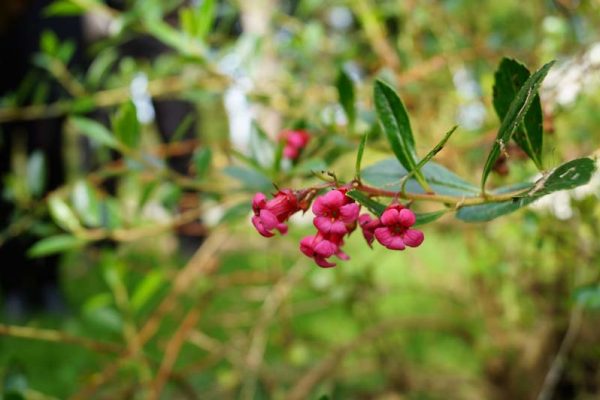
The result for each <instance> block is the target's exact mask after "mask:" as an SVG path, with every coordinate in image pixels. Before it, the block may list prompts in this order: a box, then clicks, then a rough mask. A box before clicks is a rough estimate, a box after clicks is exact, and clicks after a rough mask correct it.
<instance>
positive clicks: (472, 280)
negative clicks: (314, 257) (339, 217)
mask: <svg viewBox="0 0 600 400" xmlns="http://www.w3.org/2000/svg"><path fill="white" fill-rule="evenodd" d="M599 26H600V1H598V0H540V1H531V2H523V1H516V0H505V1H502V2H498V1H492V0H480V1H476V2H475V1H468V0H440V1H412V0H381V1H376V0H332V1H327V2H322V1H316V0H280V1H277V0H247V1H243V0H238V1H235V0H195V1H194V0H191V1H185V0H167V1H163V0H145V1H142V0H114V1H101V0H57V1H53V2H51V1H41V0H39V1H38V0H30V1H26V0H1V1H0V94H1V95H0V175H1V177H0V178H1V181H0V182H1V184H0V189H1V192H0V195H1V198H0V301H1V310H2V311H1V315H0V321H1V323H0V377H1V381H0V384H1V385H0V391H1V392H2V393H3V398H6V399H64V398H72V399H92V398H93V399H137V398H140V399H145V398H150V399H158V398H162V399H382V400H383V399H386V400H395V399H423V400H425V399H536V398H537V399H546V400H548V399H597V398H599V397H600V330H599V329H598V326H599V324H600V314H599V313H598V309H600V241H598V236H599V230H600V225H599V221H600V207H599V205H598V196H599V195H600V178H598V177H596V178H594V179H593V180H592V182H590V184H588V185H586V186H585V187H582V188H579V189H577V190H575V191H570V192H558V193H557V194H555V195H552V196H548V197H547V198H544V200H543V202H538V203H536V204H534V206H532V207H529V208H527V209H524V210H520V211H518V212H517V213H515V214H511V215H509V216H506V217H503V218H500V219H497V220H494V221H492V222H490V223H485V224H467V223H464V222H461V221H457V220H455V219H453V217H452V216H451V215H448V216H444V217H443V218H442V219H440V220H438V221H436V222H435V223H432V224H429V225H426V226H425V227H423V231H424V232H425V237H426V240H425V242H424V243H423V245H422V246H420V247H419V248H416V249H410V250H408V251H405V252H391V251H388V250H386V249H384V248H382V247H379V248H374V249H370V248H369V247H367V246H366V245H365V243H364V241H363V239H362V238H361V237H360V234H359V233H358V234H357V233H355V234H354V235H353V236H352V237H351V238H350V239H349V240H348V242H347V245H346V251H347V253H348V254H349V255H350V257H351V259H350V260H349V261H347V262H341V263H339V265H338V267H337V268H334V269H320V268H318V267H317V266H315V265H314V264H313V263H312V261H311V260H310V259H308V258H306V257H304V256H303V255H302V254H301V253H300V252H299V251H298V241H299V240H300V238H302V237H303V236H305V235H308V234H312V230H313V229H312V228H311V222H310V219H307V218H296V219H294V220H293V221H292V223H291V224H290V232H289V234H288V235H287V236H276V237H274V238H271V239H265V238H263V237H261V236H259V235H258V234H257V233H256V231H255V230H254V228H253V227H252V225H251V224H250V223H249V216H250V213H251V208H250V204H251V198H252V195H253V194H254V193H255V192H257V191H263V192H265V193H269V192H272V191H273V186H272V182H274V183H275V184H277V185H278V186H279V187H293V188H301V187H306V186H309V185H311V184H314V183H315V182H318V179H317V178H316V177H315V176H314V173H313V172H312V171H320V170H331V171H335V172H336V174H337V175H338V176H339V177H340V178H342V179H346V180H348V179H351V178H352V176H353V173H354V170H353V168H354V159H355V154H356V148H357V146H358V143H359V142H360V140H361V138H362V137H363V136H364V135H365V134H366V133H367V132H368V133H370V138H369V145H368V147H367V150H366V151H365V156H364V160H363V165H364V166H368V165H369V164H372V163H374V162H376V161H379V160H381V159H384V158H388V157H389V156H390V152H389V149H388V147H387V144H386V143H385V141H384V140H380V139H382V135H381V133H380V132H379V127H378V126H377V123H376V120H375V115H374V111H373V104H372V86H373V85H372V84H373V82H374V80H375V79H376V78H382V79H385V80H386V81H387V82H390V84H392V85H393V86H394V87H396V88H397V89H398V91H399V93H400V94H401V96H402V99H403V100H404V102H405V103H406V106H407V108H408V109H409V112H410V115H411V121H412V125H413V130H414V131H415V137H416V139H417V148H418V152H419V153H421V154H424V153H426V152H427V151H428V150H429V149H430V148H431V147H432V146H433V145H434V144H436V143H437V142H438V141H439V139H440V138H441V136H442V135H443V133H444V132H446V131H447V130H448V129H449V128H450V127H451V126H453V125H459V130H458V131H457V133H456V134H455V135H454V136H453V137H452V139H451V141H450V143H449V145H447V146H446V148H445V149H444V150H443V151H442V152H441V153H440V154H439V155H438V156H437V161H439V162H440V163H441V164H443V165H445V166H447V167H449V168H451V169H452V170H454V171H456V172H457V173H458V174H459V175H461V176H462V177H464V178H465V179H467V180H469V181H471V182H478V179H479V175H480V173H481V169H482V165H483V163H484V161H485V158H486V155H487V152H488V151H489V148H490V146H491V145H492V143H493V142H494V140H495V136H496V132H497V128H498V125H499V121H498V119H497V117H496V115H495V114H494V112H493V106H492V100H491V99H492V86H493V82H494V71H495V69H496V66H497V65H498V63H499V62H500V60H501V59H502V57H504V56H507V57H512V58H516V59H519V60H520V61H522V62H523V63H524V64H525V65H528V66H529V67H530V69H531V70H534V69H537V68H538V67H539V66H541V65H542V64H544V63H545V62H547V61H549V60H552V59H556V60H558V62H557V65H556V66H555V67H554V68H553V70H552V71H551V73H550V75H549V76H548V78H547V79H546V81H545V83H544V86H543V87H542V90H541V99H542V108H543V112H544V120H545V123H544V127H545V132H544V141H545V150H544V152H545V158H546V160H547V161H546V164H547V166H548V167H552V166H555V165H558V164H560V163H561V162H562V161H564V160H569V159H572V158H576V157H583V156H589V155H591V154H594V153H595V152H596V149H598V148H599V146H600V134H599V133H598V127H600V113H599V112H598V110H599V109H600V30H599V28H598V27H599ZM344 79H345V80H346V83H345V84H342V83H341V82H343V81H344ZM348 85H350V86H351V87H353V90H354V92H353V93H354V95H353V96H354V98H353V100H354V107H355V115H349V114H348V112H347V108H346V105H344V104H342V103H340V95H339V93H340V92H341V91H343V90H344V88H347V87H348ZM345 110H346V112H345ZM292 128H294V129H304V130H306V131H307V132H309V133H310V135H311V141H310V143H309V145H308V146H307V148H306V149H305V150H304V152H303V153H302V155H301V157H300V158H298V159H295V160H283V162H282V164H281V166H280V164H279V163H277V162H276V163H275V164H274V165H276V168H270V167H268V166H270V165H272V164H273V159H274V158H275V159H276V158H277V157H278V155H277V154H278V149H279V150H280V149H281V146H279V145H278V143H279V140H280V139H279V138H280V136H279V135H280V132H281V131H282V130H284V129H292ZM507 152H508V155H509V157H505V158H503V159H502V160H501V161H500V162H499V163H497V164H496V167H495V173H494V175H493V177H492V178H491V181H492V183H493V184H496V185H501V184H508V183H511V182H517V181H522V180H532V179H534V177H535V175H536V169H535V166H534V165H532V163H531V162H528V161H527V160H526V158H525V157H523V156H522V154H520V153H519V151H518V150H517V149H516V148H510V147H509V148H508V149H507ZM279 157H281V154H280V152H279ZM277 161H278V160H277Z"/></svg>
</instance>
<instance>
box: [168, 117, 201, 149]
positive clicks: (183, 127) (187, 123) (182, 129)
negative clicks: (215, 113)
mask: <svg viewBox="0 0 600 400" xmlns="http://www.w3.org/2000/svg"><path fill="white" fill-rule="evenodd" d="M195 122H196V116H195V115H194V114H188V115H186V116H185V118H184V119H183V120H182V121H181V122H180V123H179V125H177V129H175V133H173V136H172V137H171V139H170V140H169V141H170V142H171V143H175V142H179V141H180V140H182V139H183V137H184V136H185V135H186V134H187V133H188V131H189V129H190V128H191V127H192V125H193V124H194V123H195Z"/></svg>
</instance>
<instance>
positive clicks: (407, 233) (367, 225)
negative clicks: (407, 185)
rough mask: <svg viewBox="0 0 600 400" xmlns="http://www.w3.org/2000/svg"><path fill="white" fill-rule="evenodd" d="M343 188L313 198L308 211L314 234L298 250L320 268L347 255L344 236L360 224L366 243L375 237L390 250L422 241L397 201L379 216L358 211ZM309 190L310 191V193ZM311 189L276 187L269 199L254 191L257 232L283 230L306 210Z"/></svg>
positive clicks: (266, 233)
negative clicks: (294, 216)
mask: <svg viewBox="0 0 600 400" xmlns="http://www.w3.org/2000/svg"><path fill="white" fill-rule="evenodd" d="M346 191H347V189H346V188H337V189H334V190H330V191H329V192H327V193H326V194H324V195H322V196H319V197H317V198H316V199H315V201H314V202H313V205H312V211H313V214H314V215H315V218H314V220H313V224H314V226H315V227H316V228H317V233H316V234H315V235H311V236H306V237H305V238H303V239H302V240H301V241H300V251H302V253H304V254H305V255H306V256H308V257H310V258H312V259H313V260H314V261H315V263H316V264H317V265H318V266H320V267H323V268H330V267H335V265H336V264H334V263H333V262H331V261H330V260H329V258H330V257H332V256H336V257H338V258H339V259H342V260H348V259H349V257H348V255H347V254H346V253H344V252H343V251H342V246H343V245H344V239H345V237H347V236H348V235H350V234H351V233H352V232H353V231H354V230H355V229H356V227H357V225H358V226H360V228H361V230H362V232H363V236H364V238H365V240H366V241H367V244H368V245H369V246H372V245H373V242H374V241H375V240H377V241H378V242H379V243H381V244H382V245H383V246H385V247H386V248H388V249H391V250H404V249H405V248H406V246H409V247H417V246H419V245H420V244H421V243H423V240H424V236H423V232H421V231H419V230H416V229H413V228H412V226H413V225H414V224H415V222H416V218H415V214H414V213H413V212H412V211H411V210H409V209H408V208H405V207H404V206H403V205H401V204H399V203H396V202H394V203H392V204H390V205H389V206H388V207H387V208H386V209H385V211H384V212H383V213H382V214H381V217H380V218H376V217H372V216H370V215H369V214H362V215H360V216H359V214H360V205H359V204H358V203H356V202H355V201H354V200H353V199H352V198H350V197H348V196H346ZM311 193H312V195H311ZM313 195H314V191H310V190H309V191H298V192H294V191H291V190H289V189H283V190H280V191H278V192H277V193H276V194H275V196H274V197H273V199H271V200H267V198H266V196H265V195H264V194H262V193H257V194H256V195H255V196H254V199H253V201H252V210H253V212H254V216H253V217H252V223H253V224H254V227H255V228H256V230H257V231H258V233H260V234H261V235H263V236H265V237H271V236H273V231H274V230H278V231H279V232H280V233H281V234H285V233H287V225H286V224H285V223H286V222H287V220H288V219H289V217H290V216H291V215H292V214H294V213H296V212H297V211H300V210H303V211H306V209H307V208H308V205H309V203H310V199H311V198H312V196H313Z"/></svg>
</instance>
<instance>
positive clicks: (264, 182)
mask: <svg viewBox="0 0 600 400" xmlns="http://www.w3.org/2000/svg"><path fill="white" fill-rule="evenodd" d="M223 172H224V173H225V174H226V175H229V176H231V177H232V178H234V179H236V180H238V181H239V182H241V183H242V186H243V188H244V189H246V190H249V191H258V192H268V191H269V190H271V189H272V188H273V184H272V183H271V180H270V179H269V178H268V177H267V176H265V175H264V174H263V173H262V172H260V171H257V170H255V169H248V168H243V167H239V166H237V165H231V166H228V167H225V168H224V169H223Z"/></svg>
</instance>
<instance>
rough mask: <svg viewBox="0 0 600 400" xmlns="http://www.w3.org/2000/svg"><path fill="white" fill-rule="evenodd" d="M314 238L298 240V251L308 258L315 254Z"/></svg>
mask: <svg viewBox="0 0 600 400" xmlns="http://www.w3.org/2000/svg"><path fill="white" fill-rule="evenodd" d="M314 241H315V237H314V236H306V237H304V238H302V240H300V251H301V252H303V253H304V254H305V255H307V256H308V257H312V256H313V255H314V254H315V249H314Z"/></svg>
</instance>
